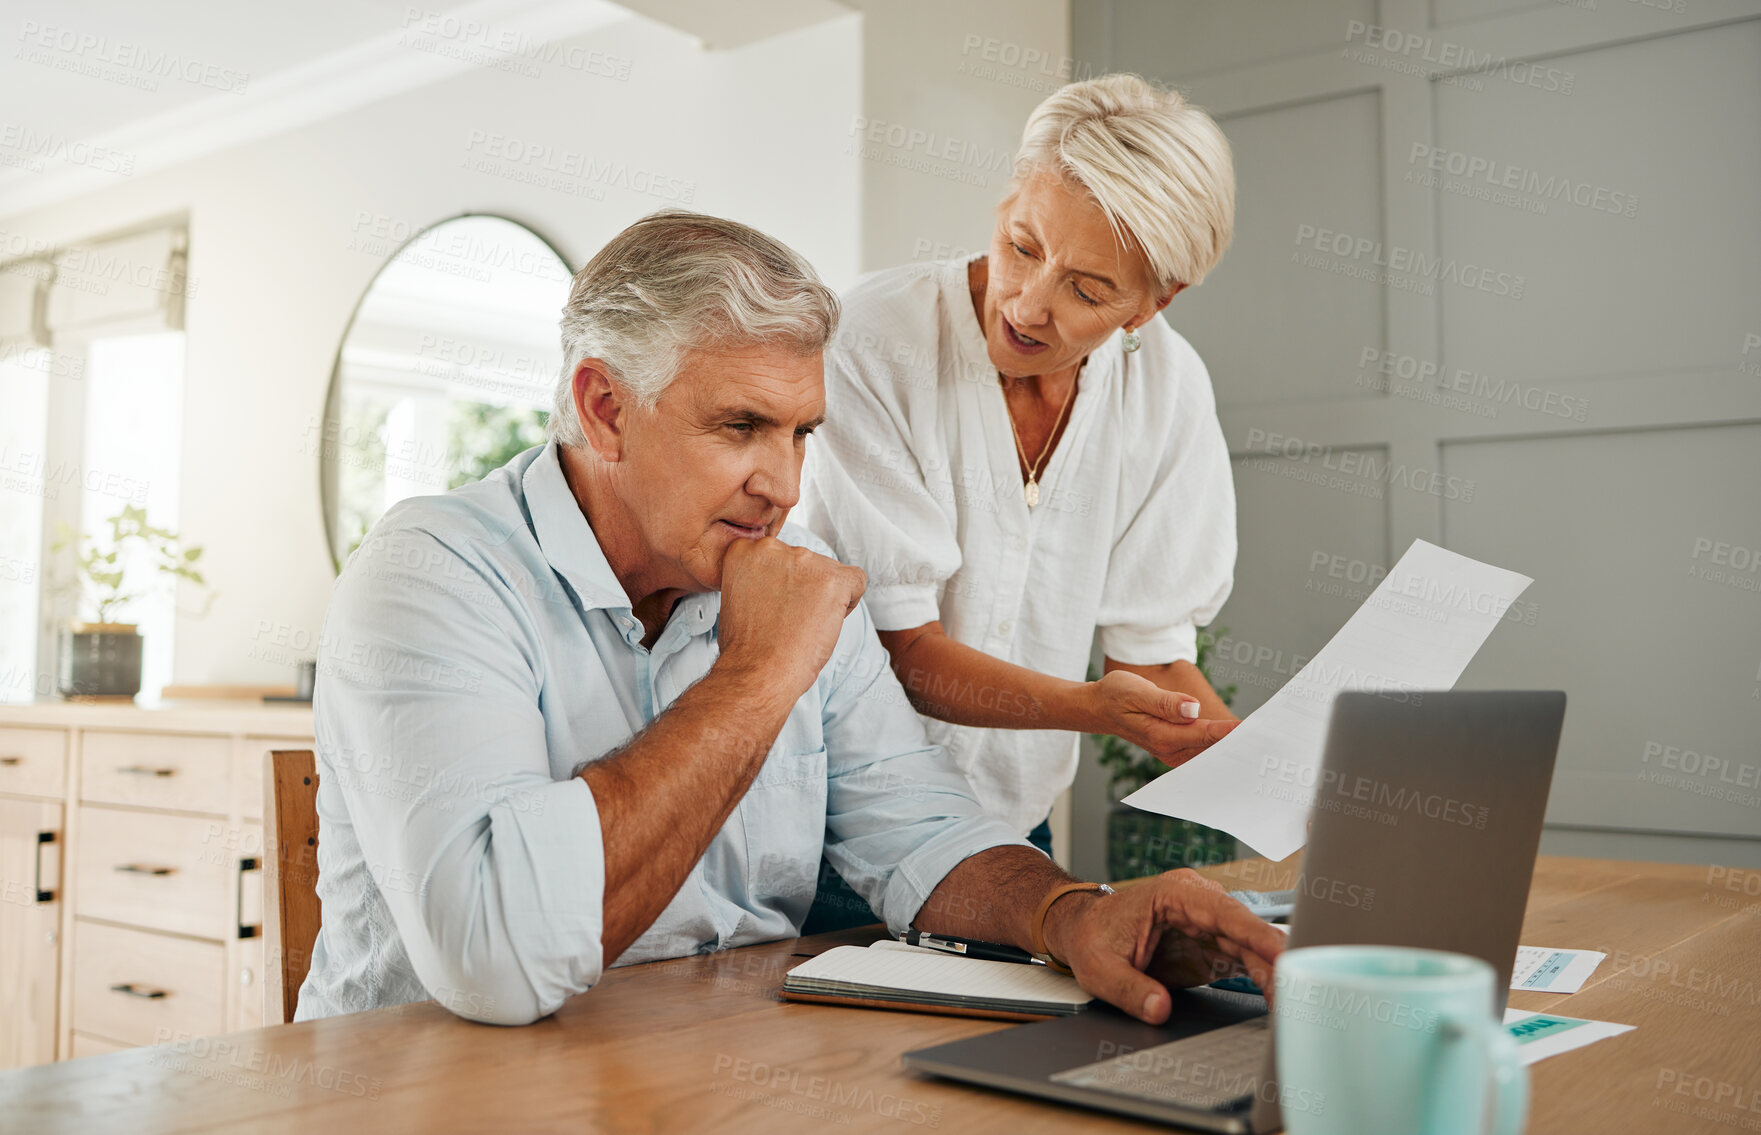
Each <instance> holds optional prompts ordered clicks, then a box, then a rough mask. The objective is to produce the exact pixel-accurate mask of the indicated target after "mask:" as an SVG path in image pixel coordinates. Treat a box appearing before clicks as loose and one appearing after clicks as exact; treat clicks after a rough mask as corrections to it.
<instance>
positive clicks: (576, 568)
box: [521, 441, 630, 610]
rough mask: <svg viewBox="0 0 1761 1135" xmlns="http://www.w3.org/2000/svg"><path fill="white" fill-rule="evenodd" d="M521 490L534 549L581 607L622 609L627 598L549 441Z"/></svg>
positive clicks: (527, 470) (559, 456) (627, 603)
mask: <svg viewBox="0 0 1761 1135" xmlns="http://www.w3.org/2000/svg"><path fill="white" fill-rule="evenodd" d="M521 483H522V486H523V487H524V489H525V492H526V509H527V511H528V512H530V513H531V514H532V531H533V533H534V534H535V535H536V536H537V537H538V547H539V550H540V551H542V552H543V553H544V558H545V559H546V560H547V561H549V563H550V566H551V567H552V568H553V569H555V571H556V573H557V574H558V575H560V576H562V577H563V579H564V580H565V581H567V583H568V585H569V586H570V587H572V588H574V589H575V594H576V595H578V596H580V599H581V606H582V607H584V608H587V609H589V610H591V609H592V608H595V607H608V608H613V609H615V608H619V607H622V608H625V609H628V608H629V606H630V597H629V596H628V595H626V594H624V586H623V584H621V583H619V582H618V577H617V575H616V574H614V573H613V572H612V570H611V564H610V563H609V562H607V560H606V558H605V551H604V549H602V548H601V547H600V546H599V537H597V536H595V535H594V534H593V527H592V525H590V524H588V523H587V514H586V513H584V512H582V511H581V505H580V503H579V502H578V501H576V500H575V494H574V493H573V492H571V491H569V482H568V481H567V480H566V479H565V478H564V477H563V466H562V453H561V450H560V449H559V447H558V446H557V443H556V442H554V441H552V442H550V443H549V444H548V445H546V446H545V447H544V452H543V453H540V454H539V455H538V460H536V461H534V462H532V464H531V465H529V466H527V467H526V475H525V477H524V478H522V481H521Z"/></svg>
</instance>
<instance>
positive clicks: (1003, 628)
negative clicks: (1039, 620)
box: [997, 619, 1015, 635]
mask: <svg viewBox="0 0 1761 1135" xmlns="http://www.w3.org/2000/svg"><path fill="white" fill-rule="evenodd" d="M1014 629H1015V624H1014V623H1011V622H1010V621H1009V620H1008V619H1004V620H1003V621H1002V622H1000V623H998V624H997V633H998V634H1000V635H1006V634H1008V633H1009V632H1010V631H1012V630H1014Z"/></svg>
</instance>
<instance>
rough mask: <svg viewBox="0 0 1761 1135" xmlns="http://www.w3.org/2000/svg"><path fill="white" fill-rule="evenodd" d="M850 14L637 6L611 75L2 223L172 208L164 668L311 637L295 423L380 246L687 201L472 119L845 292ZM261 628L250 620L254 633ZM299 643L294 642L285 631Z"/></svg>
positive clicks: (278, 648) (207, 668) (9, 226)
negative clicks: (170, 482) (715, 29)
mask: <svg viewBox="0 0 1761 1135" xmlns="http://www.w3.org/2000/svg"><path fill="white" fill-rule="evenodd" d="M861 22H862V21H861V17H860V16H856V15H852V16H850V17H849V18H847V19H840V20H834V21H832V22H829V23H824V24H820V25H817V26H815V27H812V28H808V29H805V30H803V31H800V32H796V33H792V34H789V35H785V36H782V37H779V38H777V39H774V40H770V41H768V42H765V43H761V44H756V45H753V46H751V47H747V48H742V49H738V50H734V51H728V52H704V51H702V50H700V49H699V48H698V47H696V46H695V44H694V42H693V41H691V40H690V39H688V38H687V37H685V36H683V35H680V34H678V33H676V32H673V31H670V30H668V29H665V28H662V27H660V26H658V25H655V24H651V23H648V22H646V21H641V20H636V19H632V20H630V21H628V22H626V23H622V24H618V25H615V26H612V27H608V28H606V29H605V30H603V31H602V32H598V33H594V34H593V35H591V36H589V37H587V38H586V39H584V40H582V41H581V42H582V43H584V44H588V45H591V47H593V48H596V49H599V50H602V51H605V52H607V53H611V54H614V55H618V56H623V57H628V58H630V59H631V60H632V65H631V67H630V71H629V78H628V80H627V81H617V80H614V79H609V78H603V77H597V76H592V75H586V74H582V73H580V72H576V71H571V70H568V69H567V68H547V69H545V70H544V71H543V72H542V73H541V74H540V76H539V77H536V78H534V77H528V76H525V75H520V74H514V73H511V72H504V71H499V70H480V71H474V72H471V73H468V74H465V75H463V76H460V77H457V78H454V79H449V80H446V81H444V82H441V83H437V84H435V85H432V86H429V87H426V88H422V89H419V90H416V91H413V92H410V93H407V94H404V95H401V96H398V97H395V98H392V99H389V100H387V101H384V102H380V103H377V104H374V105H371V106H368V107H366V108H363V109H361V110H358V111H354V112H351V113H350V114H348V115H346V116H344V117H341V118H336V119H331V120H328V121H324V122H319V123H316V124H314V125H311V126H308V127H305V128H302V129H298V130H295V131H292V132H290V133H287V134H283V135H279V136H276V137H272V138H267V139H264V140H261V141H257V142H254V143H251V144H249V145H245V146H242V147H238V148H236V149H233V150H230V151H226V152H222V153H218V154H214V155H211V156H208V157H205V158H201V159H197V160H193V161H189V162H186V163H184V164H182V165H179V166H175V167H172V168H168V169H164V170H161V171H159V172H156V173H152V174H147V175H140V176H137V177H133V178H127V179H123V180H122V181H120V182H119V183H118V184H117V185H116V186H114V187H111V188H106V189H103V190H100V191H97V192H93V193H90V194H87V195H84V196H81V197H79V198H77V199H75V200H72V201H68V202H64V203H61V204H57V205H54V206H50V207H46V208H41V209H36V210H32V211H30V212H27V213H23V214H19V215H15V216H11V217H5V218H0V228H4V229H5V230H6V231H9V232H16V233H22V234H24V235H25V236H26V237H28V238H30V239H40V240H45V241H49V242H60V241H68V240H76V239H79V238H82V237H86V236H90V235H93V234H97V233H101V232H104V231H106V230H110V229H114V228H118V227H121V226H124V225H127V224H131V223H133V222H136V221H139V220H142V219H146V218H151V217H155V216H161V215H165V214H172V213H178V212H187V213H188V215H189V218H190V231H191V247H190V275H191V278H192V280H193V281H194V284H195V286H194V291H193V294H192V295H191V297H190V300H189V306H188V320H187V329H188V370H187V375H186V380H185V395H184V404H185V411H184V431H183V434H184V438H183V454H182V460H183V492H182V504H181V509H180V514H181V523H182V528H183V532H184V534H185V535H186V536H187V538H188V539H190V540H192V541H194V542H197V543H200V544H203V545H205V546H206V548H207V552H206V556H205V560H204V563H205V564H206V566H207V569H208V575H209V579H210V580H211V581H213V582H214V583H215V584H216V586H217V588H218V590H219V592H220V594H219V597H218V599H217V600H216V602H215V603H214V606H213V609H212V610H211V611H210V612H209V613H208V614H207V616H206V617H204V618H201V619H193V618H187V617H186V618H184V619H182V620H181V621H180V623H179V626H178V630H177V654H176V666H175V679H176V680H177V681H179V682H220V683H246V682H265V683H273V682H284V681H291V677H292V672H291V670H290V669H289V662H290V660H291V659H292V658H293V657H297V656H299V655H310V654H311V653H313V651H312V648H311V640H313V639H315V637H316V634H317V631H318V627H319V625H320V623H321V621H322V618H323V614H324V608H325V605H326V603H327V602H328V600H329V595H330V588H331V584H332V570H331V565H330V560H329V556H328V553H327V551H326V546H325V540H324V531H323V526H322V522H321V520H320V517H319V506H318V459H317V456H316V453H315V450H314V449H313V448H312V446H313V443H314V441H315V435H313V434H311V433H309V432H308V431H309V429H310V427H311V426H312V425H313V424H314V423H315V422H316V421H317V419H318V418H319V417H320V415H321V413H322V411H323V401H324V397H325V392H326V388H327V385H328V382H329V378H330V371H331V364H332V361H333V358H334V355H335V352H336V349H337V344H338V341H339V340H340V338H341V335H342V332H343V329H344V326H345V325H346V323H347V321H348V319H349V314H350V312H351V310H352V309H353V307H354V305H355V302H356V300H357V299H358V298H359V297H360V295H361V293H362V292H363V290H364V289H365V288H366V287H367V284H368V282H369V281H370V280H371V278H372V276H373V274H374V272H375V271H376V270H377V269H378V268H379V267H380V265H381V264H382V263H383V262H384V260H385V259H386V258H388V257H389V255H390V254H391V253H392V252H393V251H395V248H396V241H394V240H387V239H381V238H379V237H376V236H375V229H376V228H378V229H379V231H380V232H385V231H386V230H387V228H388V227H392V226H395V227H397V228H399V229H401V228H402V227H405V226H407V227H410V228H419V227H421V226H423V225H426V224H429V223H432V222H434V221H437V220H439V219H441V218H444V217H447V216H450V215H453V214H457V213H460V212H464V211H476V212H495V213H501V214H505V215H507V216H510V217H512V218H514V219H516V220H519V221H522V222H524V223H526V224H529V225H531V226H532V227H533V228H535V229H536V230H537V231H538V232H539V233H540V234H542V235H543V236H545V237H546V238H548V239H549V240H550V241H551V242H552V243H554V244H555V245H556V246H557V247H558V249H559V250H560V251H561V252H562V253H563V255H564V257H565V258H566V259H567V260H568V261H569V262H570V264H571V266H572V267H578V266H579V265H580V264H581V263H582V262H583V261H584V260H585V259H586V257H587V256H589V255H591V253H592V251H593V250H594V249H596V248H597V247H598V246H599V245H600V244H601V243H603V241H604V240H605V239H606V238H608V237H609V236H611V235H612V234H613V233H615V232H617V231H618V230H619V229H621V228H622V227H623V226H624V225H626V224H627V223H629V222H630V221H631V220H633V219H635V218H636V217H638V216H640V215H642V214H644V213H647V212H650V211H652V210H653V209H656V208H659V207H662V206H663V205H667V204H679V203H682V202H679V201H676V200H668V199H666V198H665V197H654V196H645V195H642V194H640V193H637V192H634V191H632V190H630V189H628V188H626V187H623V186H620V185H599V186H597V188H598V189H599V190H600V191H601V192H600V198H599V199H594V198H592V197H590V196H578V195H572V194H569V193H565V192H560V191H558V190H556V189H551V188H543V187H538V186H534V185H530V184H525V183H522V182H519V181H514V180H509V179H507V178H503V177H500V176H496V175H494V174H486V173H483V172H480V171H478V170H474V169H469V168H465V166H464V164H463V163H464V162H465V160H466V159H467V158H469V157H471V156H472V155H473V154H475V155H477V156H484V148H485V145H484V144H483V143H479V144H477V145H476V146H475V147H471V146H470V145H469V143H470V139H471V137H472V133H471V132H472V131H474V130H475V131H481V132H482V133H483V134H505V135H508V136H511V137H514V138H518V139H521V140H523V141H525V142H527V143H534V144H540V145H551V146H554V147H556V148H557V149H559V150H565V149H567V150H576V151H580V152H582V153H585V154H588V155H591V156H592V157H594V158H595V159H599V160H601V161H605V160H610V161H614V162H622V163H628V164H629V165H630V166H632V167H644V168H647V169H649V170H652V171H654V172H656V173H659V174H662V175H664V177H665V178H666V179H669V180H667V181H665V182H663V184H674V183H677V182H687V183H690V185H691V186H692V187H693V192H692V195H691V200H690V201H689V205H690V206H691V207H693V208H696V209H699V210H702V211H705V212H710V213H719V214H725V215H727V216H732V217H737V218H739V219H740V220H743V221H747V222H749V223H751V224H754V225H756V226H758V227H760V228H762V229H765V230H766V231H769V232H771V233H774V234H775V235H776V236H778V237H779V238H781V239H783V240H784V241H787V242H788V243H789V244H791V245H793V246H794V247H796V248H798V249H800V250H801V251H802V252H803V253H804V254H805V255H806V256H808V257H809V258H810V259H811V260H812V261H813V263H814V264H815V265H816V266H818V268H819V270H820V271H821V272H822V273H823V274H824V276H825V277H826V279H827V280H828V282H830V283H831V284H833V286H836V287H842V286H844V285H845V284H847V283H849V281H850V280H851V279H853V278H854V275H855V274H856V272H857V270H858V266H859V256H860V247H861V244H860V235H859V224H858V221H859V216H858V201H859V184H858V177H859V168H858V160H857V159H856V158H855V157H854V156H853V155H850V154H847V153H846V152H845V149H846V145H845V144H846V142H847V139H848V135H849V131H850V125H851V123H852V122H853V121H854V119H855V118H856V117H857V115H858V112H859V108H860V98H861V82H862V62H863V60H862V47H861V38H860V31H861ZM266 628H267V629H266ZM302 642H303V643H304V644H305V648H304V649H299V648H298V647H299V644H300V643H302Z"/></svg>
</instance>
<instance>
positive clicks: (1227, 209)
mask: <svg viewBox="0 0 1761 1135" xmlns="http://www.w3.org/2000/svg"><path fill="white" fill-rule="evenodd" d="M1042 169H1049V170H1053V171H1055V172H1057V173H1059V174H1061V175H1063V176H1064V177H1066V178H1068V179H1070V180H1071V181H1073V182H1074V183H1076V184H1078V185H1080V186H1082V188H1084V189H1086V190H1087V191H1088V192H1089V194H1090V195H1092V196H1093V197H1094V199H1095V202H1096V204H1098V205H1099V206H1100V207H1101V211H1102V212H1103V213H1105V214H1106V216H1107V220H1108V222H1109V223H1111V224H1112V226H1113V231H1114V232H1115V233H1117V234H1119V236H1120V238H1121V240H1122V241H1124V242H1125V243H1126V244H1127V245H1128V246H1129V245H1135V246H1136V247H1137V248H1139V249H1141V250H1142V252H1143V254H1144V257H1145V258H1146V259H1147V260H1148V261H1149V266H1150V270H1151V272H1153V273H1154V274H1155V277H1156V283H1157V284H1158V285H1159V286H1160V287H1162V288H1169V287H1172V286H1173V285H1175V284H1196V283H1198V282H1199V281H1201V280H1203V279H1204V278H1205V274H1206V273H1207V272H1209V271H1210V270H1211V269H1212V268H1214V267H1215V266H1216V264H1217V261H1219V260H1221V259H1222V258H1223V252H1224V250H1225V249H1227V248H1228V247H1229V238H1230V236H1231V235H1233V233H1234V231H1235V167H1234V162H1233V159H1232V157H1231V154H1230V150H1229V140H1228V139H1227V138H1225V137H1223V131H1222V130H1220V129H1219V128H1218V127H1217V124H1216V123H1215V122H1214V121H1212V120H1211V116H1210V115H1208V114H1206V113H1205V112H1204V111H1202V110H1200V109H1199V108H1198V107H1196V106H1193V105H1192V104H1191V103H1189V102H1187V101H1186V99H1185V98H1184V97H1183V96H1182V95H1181V94H1180V93H1179V92H1178V91H1172V90H1167V89H1165V88H1162V87H1158V86H1156V85H1155V84H1153V83H1150V82H1148V81H1146V80H1144V79H1142V78H1140V77H1138V76H1137V75H1103V76H1101V77H1100V78H1098V79H1088V80H1085V81H1083V82H1080V83H1071V84H1069V85H1067V86H1065V87H1062V88H1060V89H1058V90H1057V91H1055V92H1053V94H1052V95H1051V96H1050V97H1049V98H1047V99H1046V101H1044V102H1042V103H1040V104H1039V106H1038V107H1036V108H1035V109H1034V112H1033V114H1032V115H1030V116H1029V117H1028V119H1027V127H1026V129H1024V130H1023V131H1022V132H1021V148H1020V149H1019V150H1017V151H1016V154H1015V177H1016V179H1017V181H1018V182H1019V180H1020V179H1021V178H1023V177H1028V176H1031V175H1032V174H1033V173H1034V172H1036V171H1038V170H1042Z"/></svg>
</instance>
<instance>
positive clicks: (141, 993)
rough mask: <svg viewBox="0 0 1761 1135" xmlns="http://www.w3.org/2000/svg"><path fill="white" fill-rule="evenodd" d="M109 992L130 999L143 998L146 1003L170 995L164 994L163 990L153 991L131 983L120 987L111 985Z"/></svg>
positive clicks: (125, 983)
mask: <svg viewBox="0 0 1761 1135" xmlns="http://www.w3.org/2000/svg"><path fill="white" fill-rule="evenodd" d="M110 992H112V993H126V994H128V995H129V996H130V997H144V998H145V999H147V1000H148V1001H157V1000H159V999H160V998H161V997H168V996H170V994H168V993H166V992H165V990H163V989H154V988H153V987H151V986H148V985H136V984H135V983H134V982H132V981H125V982H123V983H122V984H120V985H112V986H111V987H110Z"/></svg>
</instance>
